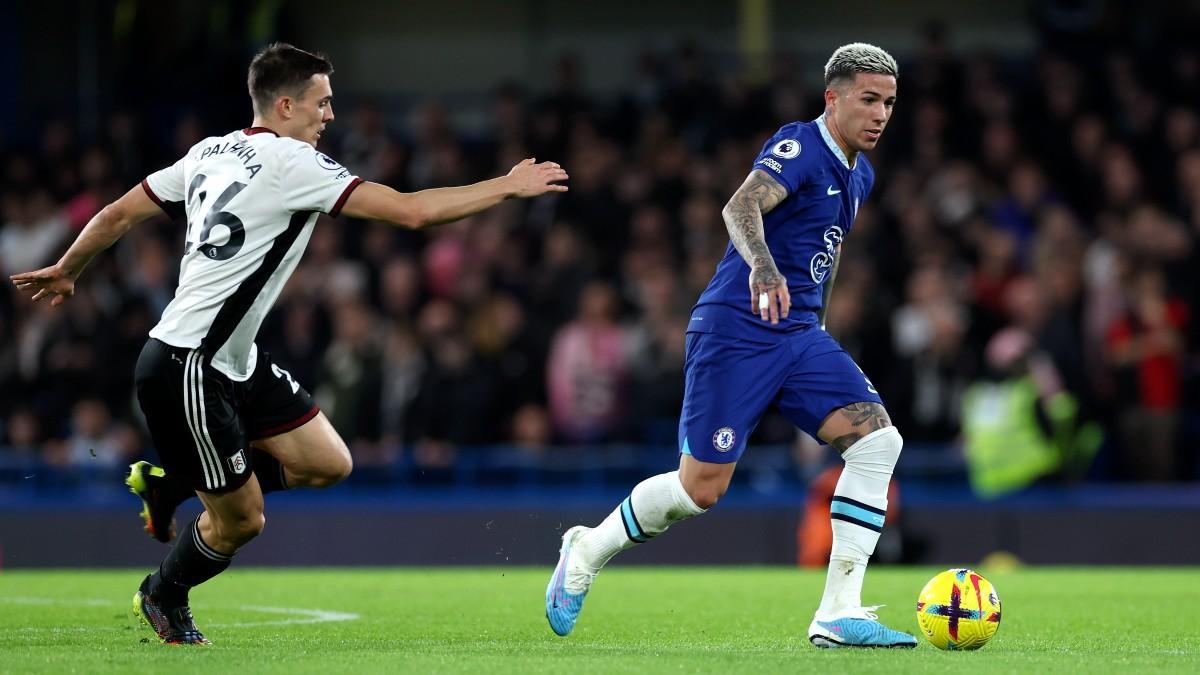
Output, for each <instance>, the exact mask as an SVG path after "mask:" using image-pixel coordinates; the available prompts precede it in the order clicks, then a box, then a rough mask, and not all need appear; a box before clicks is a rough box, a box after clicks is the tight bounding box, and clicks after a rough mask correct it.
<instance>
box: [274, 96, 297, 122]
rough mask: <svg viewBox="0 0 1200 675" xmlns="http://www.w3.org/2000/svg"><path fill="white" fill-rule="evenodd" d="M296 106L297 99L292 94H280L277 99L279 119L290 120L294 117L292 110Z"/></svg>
mask: <svg viewBox="0 0 1200 675" xmlns="http://www.w3.org/2000/svg"><path fill="white" fill-rule="evenodd" d="M294 106H295V101H293V100H292V97H291V96H280V97H279V98H277V99H275V114H276V115H279V119H282V120H289V119H291V118H292V111H293V108H294Z"/></svg>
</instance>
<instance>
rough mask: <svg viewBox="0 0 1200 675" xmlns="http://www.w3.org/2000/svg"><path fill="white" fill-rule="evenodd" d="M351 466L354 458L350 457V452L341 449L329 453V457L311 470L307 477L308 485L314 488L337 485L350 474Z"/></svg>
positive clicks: (352, 466)
mask: <svg viewBox="0 0 1200 675" xmlns="http://www.w3.org/2000/svg"><path fill="white" fill-rule="evenodd" d="M353 468H354V460H352V459H350V452H349V451H346V450H344V449H343V452H340V453H335V454H331V455H330V457H329V459H328V460H327V461H325V462H323V463H322V464H321V467H320V468H319V469H318V470H316V471H314V472H313V475H312V476H311V477H310V478H309V485H310V486H312V487H316V488H323V487H329V486H331V485H337V484H338V483H340V482H342V481H343V480H345V479H346V477H347V476H349V475H350V471H351V470H352V469H353Z"/></svg>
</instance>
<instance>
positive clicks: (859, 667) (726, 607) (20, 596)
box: [0, 564, 1200, 675]
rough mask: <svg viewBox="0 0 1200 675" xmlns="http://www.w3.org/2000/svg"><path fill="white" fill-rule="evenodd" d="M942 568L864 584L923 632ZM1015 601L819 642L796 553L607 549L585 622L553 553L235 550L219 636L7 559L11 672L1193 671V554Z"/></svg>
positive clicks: (209, 612)
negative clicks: (727, 557) (698, 557)
mask: <svg viewBox="0 0 1200 675" xmlns="http://www.w3.org/2000/svg"><path fill="white" fill-rule="evenodd" d="M937 571H939V570H938V569H935V568H877V569H872V570H870V571H869V572H868V575H867V588H866V597H865V600H866V601H867V602H871V603H876V602H877V603H886V604H887V606H886V607H884V608H883V609H881V610H880V612H879V614H880V618H881V619H882V620H884V621H885V622H886V623H888V624H889V625H891V626H893V627H896V628H900V629H902V630H907V631H909V632H912V633H916V632H917V626H916V618H915V614H914V605H915V602H916V596H917V592H918V591H919V590H920V589H921V586H923V585H924V583H925V581H926V580H928V579H929V577H931V576H933V574H934V573H936V572H937ZM980 571H981V572H983V573H984V574H985V576H988V578H990V579H991V580H992V582H993V583H995V584H996V588H997V590H998V591H999V594H1000V599H1001V602H1002V603H1003V606H1004V616H1003V620H1002V623H1001V625H1000V631H999V633H998V634H997V635H996V638H995V639H993V640H992V642H991V643H990V644H988V645H987V646H986V647H984V648H983V649H982V650H980V651H978V652H962V653H954V652H940V651H938V650H937V649H934V648H933V647H931V646H930V645H929V644H928V643H926V642H924V641H923V640H922V642H921V644H920V646H918V647H917V649H915V650H872V651H849V650H840V651H824V650H818V649H816V648H814V647H812V646H810V645H809V644H808V640H807V639H806V636H805V630H806V628H807V626H808V622H809V619H810V618H811V614H812V611H813V608H814V606H815V604H816V603H817V601H818V600H819V595H820V592H821V588H822V586H823V583H824V574H823V573H818V572H800V571H797V570H792V569H785V568H762V567H747V568H648V567H621V566H620V565H619V564H618V565H614V566H613V567H612V568H610V569H607V570H605V571H604V573H603V574H602V575H601V576H600V577H599V578H598V580H597V583H596V586H595V587H594V588H593V591H592V593H591V595H590V596H589V597H588V600H587V606H586V608H585V610H584V612H583V615H582V617H581V618H580V623H579V625H578V626H577V627H576V629H575V632H574V634H572V635H571V636H570V637H568V638H559V637H556V636H555V635H553V634H552V633H551V632H550V629H549V627H548V626H547V624H546V620H545V617H544V616H543V595H544V590H545V583H546V580H547V578H548V577H549V574H550V572H551V567H550V566H549V565H547V566H546V568H545V569H530V568H488V569H445V568H444V569H371V568H365V569H364V568H355V569H315V570H292V569H288V570H277V569H238V568H236V567H235V568H234V569H232V570H230V571H229V572H228V573H226V574H224V575H222V576H221V577H219V578H217V579H216V580H214V581H213V582H211V583H210V584H207V585H206V586H203V587H201V588H199V589H197V590H196V591H194V592H193V594H192V608H193V610H194V612H195V614H196V620H197V623H198V625H199V626H200V628H201V629H202V630H203V631H204V632H205V633H206V634H207V635H208V637H209V638H210V639H212V640H213V642H214V643H215V644H214V645H213V646H211V647H199V648H197V647H164V646H161V645H159V644H158V643H157V641H156V640H153V639H148V638H152V637H153V636H152V633H151V632H150V631H149V629H148V628H145V627H143V626H141V625H139V624H138V622H137V620H136V619H135V618H134V616H133V614H132V609H131V598H132V595H133V592H134V591H135V590H136V588H137V585H138V582H139V581H140V580H141V575H142V574H144V572H137V571H107V570H106V571H75V570H61V571H21V570H9V571H4V572H2V573H0V672H3V673H29V672H78V673H135V672H146V673H149V672H156V673H171V675H176V674H179V673H192V672H195V673H205V674H206V675H211V674H212V673H227V672H238V673H242V672H245V673H249V672H253V673H288V674H289V675H293V674H296V673H322V674H323V675H329V674H331V673H365V672H379V673H458V672H463V673H487V674H488V675H496V674H499V673H538V672H545V673H549V672H554V673H571V674H574V673H626V672H627V673H666V672H681V673H700V672H705V673H795V672H818V671H821V672H856V673H858V672H877V673H931V672H977V673H988V674H989V675H991V674H993V673H1008V672H1012V673H1065V672H1088V673H1106V672H1122V673H1125V672H1190V673H1196V672H1200V571H1197V570H1195V569H1188V568H1175V569H1115V568H1091V569H1089V568H1024V569H1018V570H1015V571H1011V572H1004V573H1001V572H994V573H989V572H988V570H986V569H981V570H980Z"/></svg>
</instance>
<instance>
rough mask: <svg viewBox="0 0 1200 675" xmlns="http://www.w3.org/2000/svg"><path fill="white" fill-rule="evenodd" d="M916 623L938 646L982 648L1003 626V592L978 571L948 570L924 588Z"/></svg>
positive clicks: (918, 604)
mask: <svg viewBox="0 0 1200 675" xmlns="http://www.w3.org/2000/svg"><path fill="white" fill-rule="evenodd" d="M917 623H918V624H920V626H921V632H923V633H925V637H926V638H928V639H929V643H930V644H932V645H933V646H934V647H937V648H938V649H950V650H957V649H979V648H980V647H982V646H984V645H985V644H987V642H988V640H991V639H992V636H993V635H995V634H996V629H997V628H999V627H1000V596H998V595H997V594H996V588H995V587H994V586H992V583H991V582H990V581H988V580H987V579H984V578H983V576H982V575H980V574H979V573H978V572H975V571H973V570H968V569H957V570H946V571H945V572H942V573H941V574H938V575H937V576H936V577H934V578H932V579H930V580H929V583H927V584H925V588H922V589H921V595H920V596H918V597H917Z"/></svg>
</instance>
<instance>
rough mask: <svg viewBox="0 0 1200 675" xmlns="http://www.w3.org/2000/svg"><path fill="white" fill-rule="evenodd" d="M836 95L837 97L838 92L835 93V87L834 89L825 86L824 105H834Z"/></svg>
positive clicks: (827, 106)
mask: <svg viewBox="0 0 1200 675" xmlns="http://www.w3.org/2000/svg"><path fill="white" fill-rule="evenodd" d="M837 97H838V93H837V90H836V89H834V88H833V87H826V88H825V107H826V108H829V107H830V106H832V105H834V101H836V100H837Z"/></svg>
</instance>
